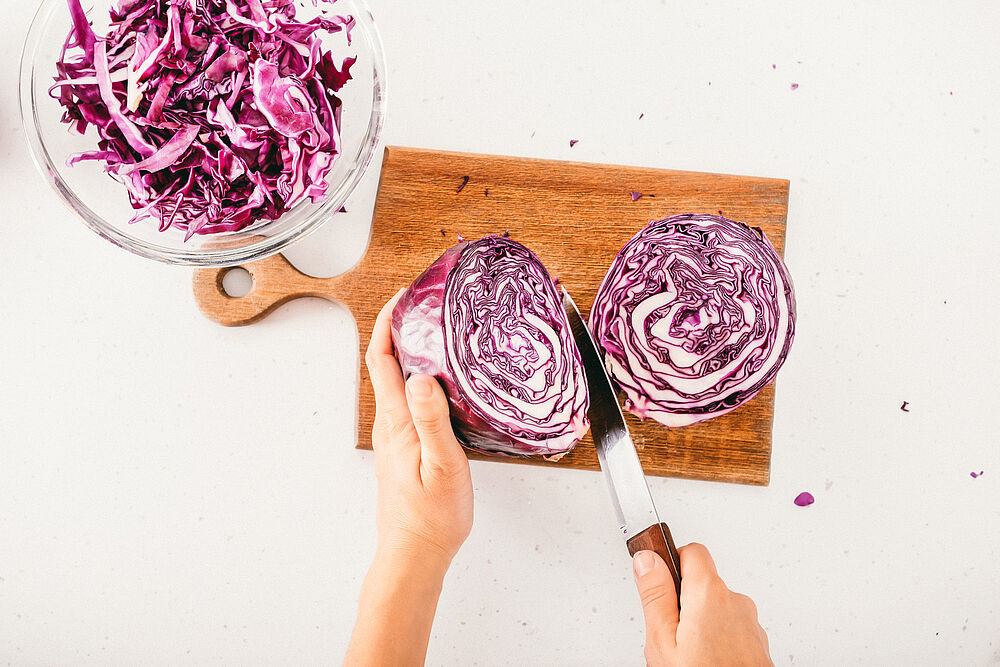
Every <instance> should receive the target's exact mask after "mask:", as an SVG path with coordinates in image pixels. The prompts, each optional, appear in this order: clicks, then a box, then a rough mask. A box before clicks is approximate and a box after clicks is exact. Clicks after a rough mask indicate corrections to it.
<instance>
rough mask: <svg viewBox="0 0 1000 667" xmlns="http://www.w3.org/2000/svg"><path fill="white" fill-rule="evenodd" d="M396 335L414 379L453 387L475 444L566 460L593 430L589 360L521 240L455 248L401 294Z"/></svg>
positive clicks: (454, 402) (461, 430) (455, 420)
mask: <svg viewBox="0 0 1000 667" xmlns="http://www.w3.org/2000/svg"><path fill="white" fill-rule="evenodd" d="M392 340H393V344H394V345H395V347H396V354H397V356H398V358H399V363H400V366H401V367H402V369H403V373H404V375H405V376H406V377H409V376H410V375H412V374H414V373H419V374H426V375H433V376H434V377H436V378H437V379H438V380H439V381H440V382H441V384H442V385H443V386H444V390H445V393H446V394H447V396H448V401H449V403H450V404H451V419H452V424H453V426H454V427H455V433H456V435H457V436H458V438H459V439H460V440H461V441H462V442H463V444H465V445H466V446H468V447H469V448H471V449H475V450H480V451H484V452H489V453H502V454H509V455H514V456H527V455H532V454H541V455H544V456H547V457H551V458H558V457H560V456H562V455H563V454H565V453H566V452H568V451H569V450H570V449H572V448H573V445H575V444H576V442H577V441H578V440H579V439H580V438H582V437H583V436H584V434H585V433H586V432H587V429H588V427H589V423H588V421H587V416H586V415H587V408H588V407H589V405H590V399H589V396H588V393H587V385H586V381H585V379H584V374H583V365H582V362H581V361H580V353H579V351H578V350H577V349H576V344H575V343H574V341H573V335H572V332H571V331H570V327H569V322H568V321H567V319H566V313H565V312H564V311H563V309H562V304H561V301H560V298H559V294H558V292H557V290H556V285H555V282H553V280H552V277H551V276H549V274H548V272H547V271H546V270H545V267H544V266H542V263H541V262H540V261H539V260H538V258H537V257H536V256H535V255H534V253H532V252H531V251H530V250H528V249H527V248H525V247H524V246H523V245H521V244H520V243H517V242H516V241H512V240H510V239H508V238H502V237H497V236H490V237H487V238H484V239H482V240H479V241H471V242H469V241H465V242H462V243H460V244H458V245H457V246H455V247H453V248H451V249H450V250H448V251H446V252H445V253H444V254H443V255H442V256H441V258H440V259H438V260H437V261H436V262H435V263H434V264H432V265H431V266H430V268H428V269H427V270H426V271H424V273H423V274H422V275H421V276H420V277H419V278H417V279H416V281H415V282H414V283H413V284H412V285H411V286H410V288H409V289H408V290H407V291H406V293H405V294H404V295H403V296H402V298H401V299H400V300H399V303H398V304H397V305H396V308H395V310H394V311H393V313H392Z"/></svg>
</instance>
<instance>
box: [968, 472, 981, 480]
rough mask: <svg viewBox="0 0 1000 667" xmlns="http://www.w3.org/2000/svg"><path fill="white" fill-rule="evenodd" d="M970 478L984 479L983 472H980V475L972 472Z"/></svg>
mask: <svg viewBox="0 0 1000 667" xmlns="http://www.w3.org/2000/svg"><path fill="white" fill-rule="evenodd" d="M969 476H970V477H972V479H976V478H977V477H982V476H983V471H982V470H980V471H979V473H978V474H977V473H974V472H970V473H969Z"/></svg>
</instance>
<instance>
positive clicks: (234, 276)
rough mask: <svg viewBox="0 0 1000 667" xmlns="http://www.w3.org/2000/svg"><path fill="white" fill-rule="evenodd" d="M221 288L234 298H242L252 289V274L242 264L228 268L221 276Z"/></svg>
mask: <svg viewBox="0 0 1000 667" xmlns="http://www.w3.org/2000/svg"><path fill="white" fill-rule="evenodd" d="M222 289H224V290H225V291H226V294H228V295H229V296H231V297H233V298H234V299H240V298H243V297H245V296H246V295H247V294H249V293H250V290H252V289H253V276H251V275H250V272H249V271H247V270H246V269H244V268H243V267H242V266H237V267H236V268H235V269H229V270H228V271H226V273H225V275H223V276H222Z"/></svg>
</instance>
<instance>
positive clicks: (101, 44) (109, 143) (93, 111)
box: [51, 0, 355, 238]
mask: <svg viewBox="0 0 1000 667" xmlns="http://www.w3.org/2000/svg"><path fill="white" fill-rule="evenodd" d="M323 1H324V2H325V3H327V4H331V3H332V2H335V0H323ZM67 2H68V3H69V11H70V15H71V17H72V19H73V29H72V32H71V33H70V35H69V37H68V38H67V40H66V44H65V45H64V47H63V52H62V56H61V57H60V58H59V61H58V62H57V63H56V70H57V76H56V83H55V85H54V86H53V87H52V90H51V94H52V96H53V97H55V98H56V99H57V100H58V101H59V102H60V104H62V106H63V108H64V110H65V111H64V114H63V121H64V122H66V123H68V124H70V125H71V126H72V128H73V129H74V130H76V131H77V132H79V133H80V134H83V133H84V132H86V130H87V128H88V127H91V126H93V127H94V128H95V129H96V131H97V146H96V149H95V150H93V151H89V152H87V153H84V154H82V155H76V156H74V157H72V158H70V160H69V163H70V164H76V163H79V162H82V161H85V160H95V161H98V162H100V163H101V164H102V166H103V167H104V169H105V171H107V172H108V174H110V175H111V176H112V178H114V179H115V180H117V181H119V182H121V183H122V184H123V185H124V186H125V187H126V188H127V190H128V193H129V198H130V200H131V203H132V206H133V208H134V209H136V211H137V212H136V214H135V217H134V218H133V219H132V222H136V221H138V220H142V219H145V218H150V217H152V218H154V219H156V220H157V221H158V222H159V226H160V229H161V230H166V229H168V228H171V227H174V228H179V229H181V230H184V231H185V232H186V233H187V237H188V238H190V237H191V236H192V235H193V234H212V233H216V232H229V231H238V230H240V229H243V228H245V227H247V226H249V225H251V224H253V223H254V222H257V221H258V220H262V219H264V220H267V219H270V220H274V219H277V218H278V217H280V216H281V215H282V214H283V213H285V212H286V211H287V210H288V209H290V208H291V207H292V206H294V205H295V204H296V203H298V202H299V201H302V200H303V199H305V198H309V199H310V200H312V201H313V202H320V201H322V200H323V199H325V198H326V195H327V177H328V175H329V173H330V171H331V170H332V168H333V163H334V161H335V160H336V158H337V156H338V155H339V154H340V110H341V101H340V98H339V97H338V96H337V94H336V93H337V91H339V90H340V89H341V87H343V85H344V84H345V83H346V82H347V81H348V79H350V78H351V76H350V68H351V66H352V65H353V64H354V62H355V58H347V59H345V60H344V61H342V62H341V64H340V65H339V66H338V65H337V64H336V63H335V61H334V59H333V55H332V54H331V53H330V52H329V51H327V50H325V49H324V48H323V46H322V44H321V37H320V36H321V35H323V34H332V33H337V32H341V31H345V32H346V35H347V39H348V43H350V31H351V28H352V27H353V25H354V19H353V18H350V17H346V18H345V17H342V16H327V15H325V14H321V15H320V16H317V17H316V18H313V19H310V20H308V21H304V20H299V19H298V18H296V14H297V11H296V2H295V0H241V1H240V2H234V1H233V0H197V2H196V1H195V0H118V1H117V3H116V4H115V5H114V7H113V8H112V10H111V15H110V19H111V21H110V28H109V31H108V33H107V34H106V35H100V36H99V35H96V34H95V33H94V31H93V28H92V27H91V26H90V23H89V22H88V20H87V16H86V14H85V13H84V10H83V7H82V5H81V4H80V0H67ZM313 4H314V5H315V4H316V0H314V1H313Z"/></svg>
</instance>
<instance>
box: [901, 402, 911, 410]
mask: <svg viewBox="0 0 1000 667" xmlns="http://www.w3.org/2000/svg"><path fill="white" fill-rule="evenodd" d="M909 404H910V402H909V401H903V404H902V405H901V406H899V409H900V410H902V411H903V412H909V411H910V409H909V408H908V407H906V406H908V405H909Z"/></svg>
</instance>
